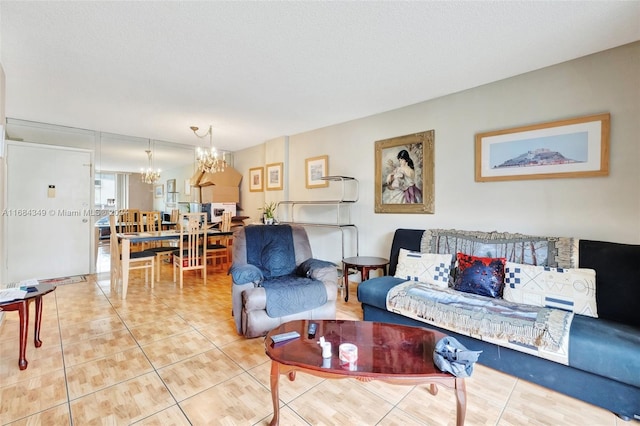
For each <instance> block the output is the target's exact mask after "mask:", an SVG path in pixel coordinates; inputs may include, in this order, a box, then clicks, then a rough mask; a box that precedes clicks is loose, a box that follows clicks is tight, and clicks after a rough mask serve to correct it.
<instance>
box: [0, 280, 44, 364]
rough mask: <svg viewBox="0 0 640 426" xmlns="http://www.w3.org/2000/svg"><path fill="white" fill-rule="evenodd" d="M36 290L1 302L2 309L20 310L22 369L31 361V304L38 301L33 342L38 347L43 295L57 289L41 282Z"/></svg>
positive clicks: (39, 344)
mask: <svg viewBox="0 0 640 426" xmlns="http://www.w3.org/2000/svg"><path fill="white" fill-rule="evenodd" d="M35 288H37V290H36V291H32V292H29V293H27V295H26V296H25V297H24V299H17V300H10V301H7V302H0V311H18V315H20V355H19V358H18V366H19V367H20V370H26V368H27V366H28V365H29V363H28V362H27V356H26V354H27V335H28V333H29V304H30V303H31V302H32V301H35V302H36V318H35V321H34V323H35V330H34V331H33V344H34V345H35V347H36V348H39V347H40V346H42V341H41V340H40V323H41V322H42V296H44V295H45V294H48V293H51V292H52V291H53V290H55V289H56V286H54V285H52V284H39V285H37V286H35Z"/></svg>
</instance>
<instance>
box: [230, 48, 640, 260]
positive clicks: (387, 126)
mask: <svg viewBox="0 0 640 426" xmlns="http://www.w3.org/2000/svg"><path fill="white" fill-rule="evenodd" d="M472 65H473V64H469V72H473V66H472ZM406 78H410V75H408V76H406ZM602 112H609V113H610V114H611V157H610V175H609V176H607V177H595V178H579V179H576V178H565V179H545V180H524V181H506V182H484V183H479V182H475V181H474V135H475V134H476V133H480V132H485V131H490V130H497V129H503V128H510V127H518V126H524V125H527V124H534V123H539V122H546V121H555V120H559V119H564V118H572V117H578V116H583V115H590V114H596V113H602ZM430 129H434V130H435V214H375V213H374V179H375V178H374V144H375V141H377V140H381V139H387V138H391V137H395V136H401V135H406V134H410V133H414V132H419V131H423V130H430ZM638 135H640V42H637V43H633V44H630V45H626V46H622V47H619V48H616V49H612V50H608V51H604V52H601V53H598V54H595V55H590V56H587V57H584V58H580V59H577V60H573V61H570V62H566V63H562V64H559V65H555V66H552V67H548V68H544V69H541V70H538V71H534V72H531V73H527V74H524V75H521V76H517V77H513V78H509V79H506V80H502V81H498V82H495V83H492V84H488V85H484V86H481V87H477V88H474V89H470V90H467V91H464V92H460V93H457V94H453V95H449V96H445V97H442V98H438V99H434V100H430V101H426V102H422V103H419V104H416V105H410V106H407V107H404V108H400V109H397V110H393V111H389V112H385V113H382V114H378V115H374V116H370V117H365V118H362V119H358V120H354V121H350V122H346V123H341V124H336V125H333V126H329V127H326V128H322V129H317V130H310V131H308V132H305V133H301V134H297V135H291V136H289V143H288V148H289V155H288V157H287V161H286V162H287V165H288V170H289V174H288V176H289V179H288V182H287V185H286V187H287V188H288V191H289V194H288V197H289V199H291V200H309V199H330V198H335V196H336V195H335V194H336V184H335V183H332V184H331V185H330V187H329V188H326V189H325V188H322V189H306V188H305V181H304V161H305V158H309V157H314V156H318V155H328V156H329V173H330V174H332V175H346V176H353V177H356V178H357V179H359V181H360V200H359V202H358V203H356V204H355V205H354V206H353V210H352V216H353V221H354V223H355V224H357V225H358V227H359V229H360V254H361V255H379V256H386V255H388V251H389V247H390V244H391V238H392V235H393V232H394V230H395V229H396V228H399V227H404V228H420V229H422V228H458V229H466V230H482V231H492V230H499V231H509V232H521V233H527V234H534V235H557V236H574V237H579V238H584V239H597V240H606V241H617V242H626V243H640V167H639V165H640V143H639V136H638ZM235 158H236V161H237V162H240V163H242V164H251V167H256V166H258V165H260V163H259V160H260V158H259V156H258V155H256V150H255V149H250V150H245V151H239V152H236V154H235ZM240 171H241V172H242V173H244V174H245V176H247V173H248V168H247V169H246V170H240ZM258 197H259V195H256V193H249V192H243V193H242V197H241V198H242V199H241V201H242V204H243V205H249V204H251V203H254V201H253V200H254V199H256V198H258ZM312 244H314V242H312ZM318 244H319V245H318ZM313 249H314V255H316V257H322V256H324V258H328V259H330V260H335V257H336V256H335V252H336V246H335V244H334V242H333V241H332V240H329V239H326V240H325V239H318V240H316V241H315V246H314V247H313Z"/></svg>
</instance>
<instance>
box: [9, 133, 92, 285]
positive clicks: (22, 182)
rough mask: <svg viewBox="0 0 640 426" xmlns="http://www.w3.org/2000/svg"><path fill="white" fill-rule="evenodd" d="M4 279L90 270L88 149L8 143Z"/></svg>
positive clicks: (58, 274) (81, 272)
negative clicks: (5, 268)
mask: <svg viewBox="0 0 640 426" xmlns="http://www.w3.org/2000/svg"><path fill="white" fill-rule="evenodd" d="M6 160H7V185H6V191H7V192H6V194H7V203H6V210H5V211H4V212H3V213H4V214H5V223H6V235H7V239H6V245H5V248H6V254H7V279H8V281H9V282H13V281H18V280H23V279H27V278H57V277H63V276H69V275H79V274H88V273H90V272H91V262H92V252H93V250H92V249H91V247H92V235H93V233H92V232H91V227H92V225H93V220H91V219H92V218H91V214H92V212H91V206H92V203H91V199H92V198H91V197H92V194H91V190H92V183H93V181H92V179H91V153H90V152H89V151H86V150H78V149H73V148H64V147H56V146H48V145H37V144H27V143H19V142H8V144H7V156H6Z"/></svg>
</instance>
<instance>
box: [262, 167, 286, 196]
mask: <svg viewBox="0 0 640 426" xmlns="http://www.w3.org/2000/svg"><path fill="white" fill-rule="evenodd" d="M282 166H283V163H271V164H267V165H266V166H265V170H266V173H265V174H266V180H265V186H266V189H267V191H278V190H281V189H282V179H283V176H282V168H283V167H282Z"/></svg>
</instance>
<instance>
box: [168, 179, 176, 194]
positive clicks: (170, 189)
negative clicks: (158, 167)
mask: <svg viewBox="0 0 640 426" xmlns="http://www.w3.org/2000/svg"><path fill="white" fill-rule="evenodd" d="M172 192H176V180H175V179H167V194H170V193H172Z"/></svg>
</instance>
